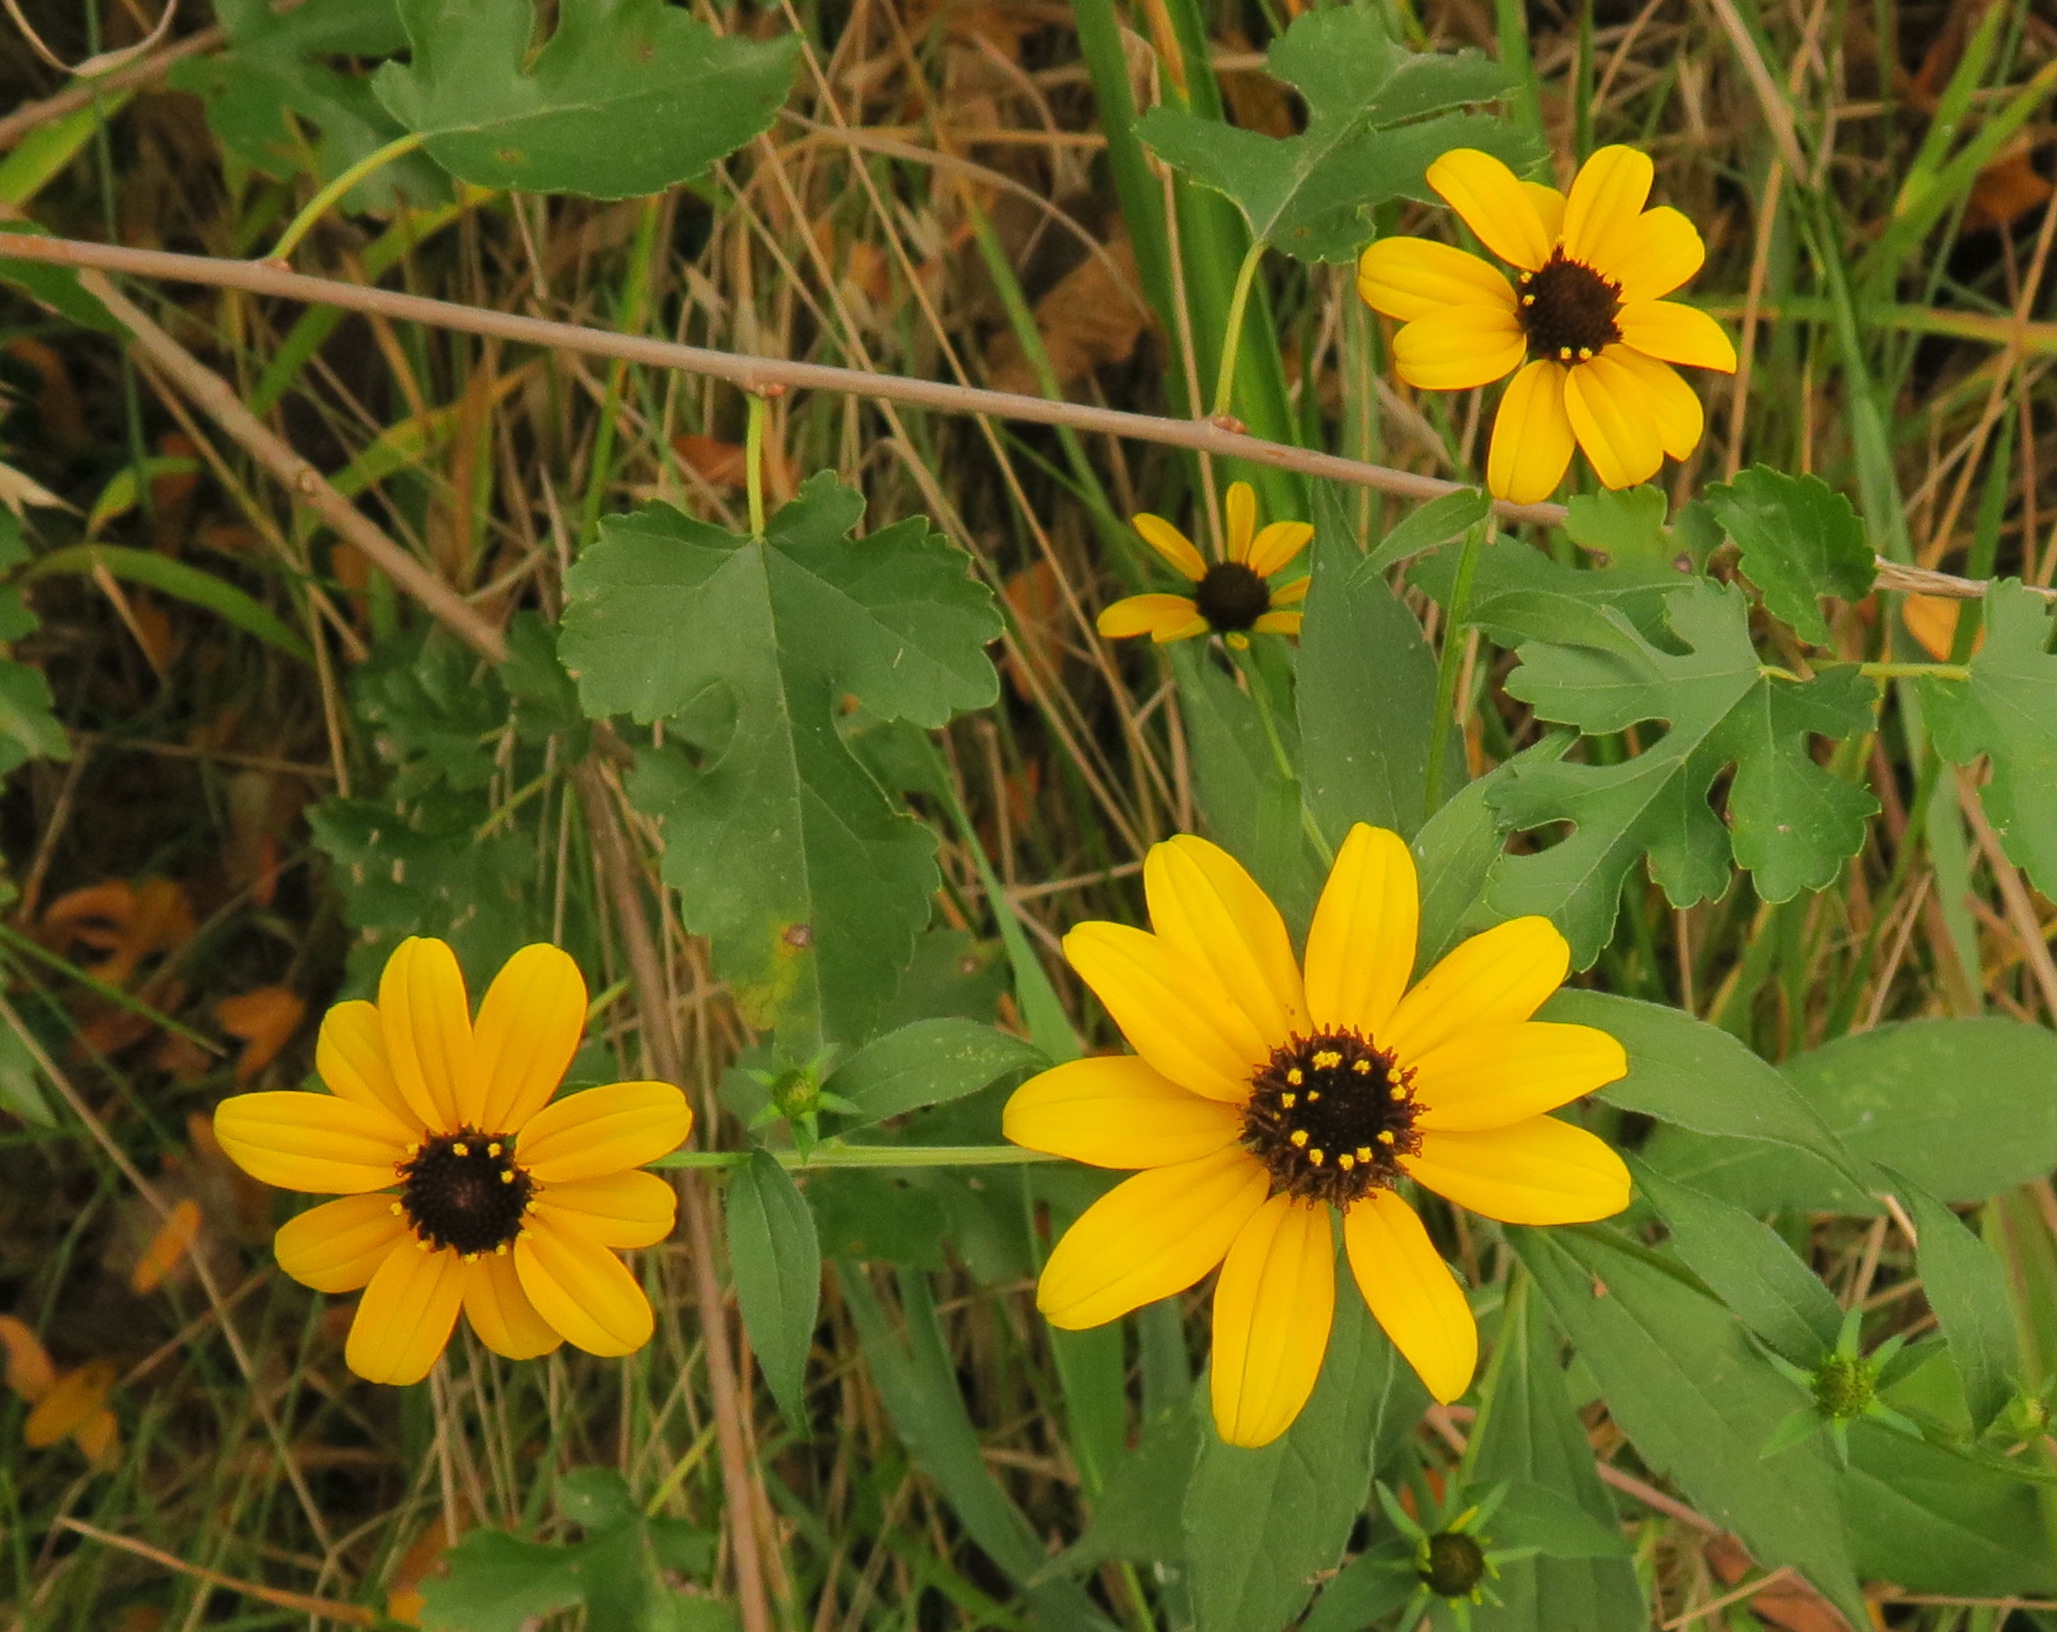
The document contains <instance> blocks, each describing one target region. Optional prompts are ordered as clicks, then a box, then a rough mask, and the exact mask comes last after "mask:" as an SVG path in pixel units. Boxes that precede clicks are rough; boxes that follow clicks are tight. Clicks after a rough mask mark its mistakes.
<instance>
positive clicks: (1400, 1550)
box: [1300, 1536, 1518, 1632]
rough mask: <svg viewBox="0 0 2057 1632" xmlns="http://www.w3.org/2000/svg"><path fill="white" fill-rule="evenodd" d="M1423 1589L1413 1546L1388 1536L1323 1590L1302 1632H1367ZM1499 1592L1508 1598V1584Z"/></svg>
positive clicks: (1353, 1561)
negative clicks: (1418, 1590)
mask: <svg viewBox="0 0 2057 1632" xmlns="http://www.w3.org/2000/svg"><path fill="white" fill-rule="evenodd" d="M1517 1568H1518V1566H1517ZM1502 1573H1503V1574H1505V1573H1507V1572H1504V1571H1503V1572H1502ZM1420 1585H1421V1578H1420V1576H1418V1575H1417V1574H1416V1573H1415V1568H1414V1548H1413V1546H1412V1544H1411V1543H1409V1541H1408V1540H1407V1538H1406V1537H1405V1536H1387V1537H1385V1538H1384V1539H1383V1540H1381V1541H1379V1542H1377V1543H1376V1544H1375V1545H1373V1546H1372V1547H1371V1549H1370V1550H1369V1551H1367V1552H1363V1553H1359V1554H1358V1555H1357V1556H1356V1557H1355V1558H1353V1559H1351V1560H1350V1562H1349V1563H1348V1564H1346V1565H1345V1566H1344V1567H1343V1569H1342V1571H1341V1572H1340V1573H1339V1574H1338V1575H1337V1576H1336V1578H1335V1579H1334V1580H1333V1581H1331V1582H1329V1584H1328V1585H1327V1586H1325V1587H1323V1588H1322V1589H1321V1596H1320V1597H1319V1598H1317V1599H1315V1600H1314V1607H1313V1608H1312V1609H1310V1610H1309V1611H1308V1612H1307V1618H1306V1619H1305V1620H1304V1621H1302V1622H1301V1623H1300V1632H1363V1628H1365V1627H1367V1626H1370V1625H1371V1624H1372V1623H1373V1622H1374V1621H1376V1620H1377V1619H1378V1618H1379V1617H1380V1616H1382V1615H1390V1614H1392V1612H1393V1611H1394V1610H1396V1609H1399V1608H1400V1607H1401V1606H1402V1605H1404V1604H1405V1603H1406V1602H1407V1600H1408V1599H1410V1598H1412V1597H1413V1596H1414V1591H1415V1588H1417V1587H1418V1586H1420ZM1499 1590H1500V1591H1501V1593H1502V1595H1503V1596H1504V1595H1505V1592H1506V1588H1505V1586H1504V1584H1503V1585H1502V1586H1501V1587H1500V1589H1499Z"/></svg>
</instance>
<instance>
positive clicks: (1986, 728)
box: [1921, 580, 2057, 895]
mask: <svg viewBox="0 0 2057 1632" xmlns="http://www.w3.org/2000/svg"><path fill="white" fill-rule="evenodd" d="M2052 606H2053V603H2052V602H2051V601H2050V600H2049V599H2048V598H2047V597H2045V596H2041V595H2038V594H2036V593H2035V592H2034V591H2033V590H2029V589H2024V588H2023V587H2022V586H2021V585H2020V584H2019V583H2016V582H2014V581H2012V580H2003V581H2001V582H1998V583H1994V584H1991V585H1988V586H1987V589H1986V615H1985V644H1984V645H1983V646H1982V647H1981V648H1980V649H1979V650H1978V651H1977V652H1976V653H1975V654H1974V655H1973V657H1972V659H1971V665H1970V666H1971V678H1970V679H1969V680H1968V681H1965V680H1938V679H1935V678H1933V677H1926V676H1925V677H1924V678H1923V680H1922V682H1921V693H1922V703H1923V706H1924V712H1925V713H1926V714H1927V716H1928V722H1929V726H1930V729H1931V730H1933V731H1934V733H1935V740H1936V747H1937V748H1938V749H1939V750H1940V751H1941V752H1942V754H1943V755H1944V757H1946V758H1947V759H1949V760H1950V761H1951V762H1952V763H1953V764H1957V765H1969V764H1971V763H1972V762H1973V761H1974V760H1976V759H1977V758H1978V757H1979V755H1981V754H1989V755H1991V756H1992V766H1993V774H1992V779H1991V780H1990V781H1988V782H1987V783H1986V784H1985V786H1984V787H1982V788H1980V789H1979V801H1980V803H1981V804H1983V805H1984V806H1985V810H1986V815H1987V816H1988V817H1990V818H1991V820H1992V824H1993V831H1994V832H1995V833H1996V834H1998V835H1999V839H2000V847H2001V848H2002V849H2003V850H2005V851H2006V852H2007V855H2008V857H2009V859H2011V860H2012V861H2013V862H2014V863H2015V865H2016V866H2018V867H2020V868H2021V869H2022V871H2024V872H2025V873H2027V874H2028V876H2029V877H2030V879H2032V880H2033V881H2034V883H2035V886H2036V888H2037V889H2039V890H2041V891H2042V892H2043V893H2044V894H2045V895H2049V894H2052V893H2057V803H2053V802H2052V800H2051V798H2050V790H2051V789H2052V788H2053V787H2057V655H2052V653H2051V651H2050V637H2051V620H2050V614H2051V610H2052Z"/></svg>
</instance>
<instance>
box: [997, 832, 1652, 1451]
mask: <svg viewBox="0 0 2057 1632" xmlns="http://www.w3.org/2000/svg"><path fill="white" fill-rule="evenodd" d="M1143 886H1144V890H1145V893H1146V895H1147V897H1148V899H1149V904H1150V921H1151V923H1152V924H1153V925H1154V926H1155V930H1156V933H1155V934H1148V933H1145V932H1144V931H1142V930H1140V929H1132V928H1129V927H1128V926H1126V925H1123V924H1107V923H1086V924H1080V925H1079V926H1077V927H1076V928H1075V929H1073V930H1072V931H1071V933H1070V934H1069V935H1067V936H1066V937H1065V940H1064V954H1065V956H1066V957H1067V958H1068V959H1070V961H1071V966H1072V968H1074V969H1075V970H1077V971H1078V973H1079V976H1080V977H1081V978H1082V979H1083V980H1084V981H1085V983H1086V984H1087V985H1088V986H1090V987H1091V988H1092V989H1093V991H1094V992H1095V994H1097V995H1098V997H1099V999H1100V1001H1101V1002H1102V1003H1103V1004H1104V1005H1105V1006H1106V1009H1107V1012H1108V1013H1109V1014H1110V1015H1111V1016H1113V1018H1114V1022H1115V1024H1117V1025H1118V1026H1120V1027H1121V1029H1122V1032H1123V1033H1124V1034H1125V1035H1126V1036H1127V1038H1128V1040H1129V1042H1130V1043H1131V1044H1132V1045H1133V1046H1134V1048H1135V1050H1136V1052H1135V1053H1134V1054H1133V1055H1117V1056H1102V1057H1099V1058H1093V1059H1084V1060H1075V1061H1073V1062H1072V1063H1070V1064H1068V1065H1060V1066H1058V1067H1057V1068H1056V1069H1055V1070H1051V1071H1045V1072H1043V1073H1042V1074H1041V1075H1040V1076H1037V1077H1033V1078H1031V1079H1030V1080H1029V1081H1028V1082H1026V1083H1024V1084H1023V1085H1022V1086H1021V1087H1020V1088H1019V1089H1018V1090H1016V1092H1015V1094H1014V1097H1013V1098H1012V1099H1011V1100H1009V1101H1008V1104H1007V1111H1006V1122H1005V1127H1006V1131H1007V1136H1008V1138H1010V1139H1012V1140H1014V1141H1015V1142H1016V1143H1017V1144H1021V1145H1026V1146H1028V1147H1029V1148H1030V1149H1031V1150H1041V1151H1047V1152H1049V1153H1050V1154H1052V1155H1057V1156H1066V1157H1070V1158H1071V1159H1072V1160H1074V1161H1080V1162H1089V1163H1091V1164H1093V1165H1094V1166H1096V1167H1114V1168H1140V1169H1142V1171H1141V1172H1140V1173H1138V1174H1137V1175H1136V1176H1135V1177H1134V1178H1131V1179H1127V1180H1124V1181H1123V1182H1122V1183H1121V1184H1119V1185H1117V1186H1115V1188H1114V1189H1113V1190H1111V1191H1109V1192H1108V1193H1107V1194H1106V1195H1105V1196H1103V1197H1101V1198H1100V1200H1098V1201H1096V1202H1095V1203H1094V1204H1093V1205H1092V1206H1091V1207H1089V1208H1087V1209H1086V1211H1085V1212H1084V1213H1083V1214H1081V1215H1080V1217H1079V1220H1078V1222H1077V1223H1075V1224H1074V1225H1072V1227H1071V1229H1070V1230H1069V1231H1068V1232H1067V1233H1066V1234H1065V1236H1064V1239H1063V1240H1061V1241H1059V1242H1058V1243H1057V1247H1056V1250H1055V1251H1053V1252H1052V1253H1051V1254H1050V1261H1049V1263H1048V1264H1046V1265H1045V1266H1044V1269H1043V1278H1042V1281H1041V1283H1040V1284H1039V1285H1038V1287H1037V1289H1036V1304H1037V1307H1038V1308H1040V1309H1041V1310H1042V1311H1043V1313H1044V1315H1045V1316H1046V1317H1047V1318H1048V1319H1049V1320H1050V1322H1051V1323H1052V1324H1053V1325H1056V1326H1062V1327H1067V1328H1078V1327H1084V1326H1098V1325H1100V1324H1102V1323H1103V1322H1105V1321H1109V1320H1114V1319H1116V1318H1117V1317H1119V1316H1121V1315H1124V1314H1126V1313H1127V1312H1128V1311H1129V1310H1131V1309H1134V1308H1137V1307H1139V1306H1141V1305H1143V1304H1146V1303H1150V1302H1153V1301H1155V1300H1156V1299H1158V1298H1166V1297H1170V1296H1172V1295H1173V1294H1174V1293H1177V1292H1182V1291H1184V1290H1185V1289H1186V1288H1187V1287H1189V1286H1192V1285H1193V1284H1194V1283H1195V1282H1197V1281H1198V1280H1199V1279H1200V1278H1201V1277H1202V1276H1204V1275H1205V1274H1207V1272H1208V1271H1209V1270H1211V1269H1213V1268H1214V1267H1215V1266H1216V1265H1217V1264H1219V1265H1220V1266H1221V1278H1220V1280H1219V1281H1218V1282H1217V1283H1216V1285H1215V1291H1214V1359H1213V1371H1212V1385H1211V1386H1212V1391H1213V1400H1214V1420H1215V1424H1216V1426H1217V1427H1218V1428H1219V1429H1220V1431H1221V1436H1222V1438H1223V1439H1225V1440H1227V1441H1228V1442H1229V1443H1231V1444H1234V1445H1264V1444H1268V1443H1269V1442H1270V1441H1272V1440H1273V1439H1276V1438H1277V1437H1278V1436H1279V1435H1280V1434H1282V1433H1284V1432H1285V1430H1286V1429H1287V1428H1288V1427H1289V1426H1291V1424H1292V1421H1293V1419H1294V1418H1295V1417H1297V1416H1298V1415H1299V1414H1300V1408H1301V1407H1302V1406H1303V1405H1305V1404H1306V1403H1307V1396H1308V1395H1309V1394H1310V1393H1311V1392H1312V1391H1313V1389H1314V1382H1315V1378H1316V1377H1317V1376H1318V1375H1319V1374H1320V1371H1321V1361H1322V1354H1323V1351H1324V1350H1325V1349H1326V1348H1327V1346H1328V1337H1329V1326H1330V1323H1331V1320H1332V1319H1333V1316H1334V1312H1335V1298H1336V1276H1335V1242H1334V1237H1333V1235H1332V1233H1331V1230H1332V1224H1331V1213H1332V1212H1333V1213H1340V1214H1341V1215H1342V1233H1343V1246H1344V1249H1345V1251H1346V1253H1347V1254H1348V1257H1349V1260H1350V1269H1351V1271H1352V1274H1353V1276H1354V1278H1355V1280H1356V1282H1357V1286H1358V1289H1359V1291H1360V1292H1362V1293H1363V1295H1364V1301H1365V1303H1366V1304H1367V1305H1369V1306H1370V1309H1371V1312H1372V1314H1373V1315H1375V1316H1376V1317H1377V1318H1378V1322H1379V1324H1380V1325H1381V1326H1383V1327H1384V1328H1385V1329H1386V1332H1387V1335H1388V1336H1390V1337H1391V1338H1392V1340H1393V1342H1394V1344H1395V1346H1396V1347H1398V1349H1399V1350H1400V1352H1401V1354H1403V1355H1405V1356H1406V1358H1407V1361H1408V1363H1409V1364H1410V1365H1412V1366H1413V1367H1414V1369H1415V1370H1416V1371H1417V1372H1419V1373H1420V1374H1421V1380H1422V1381H1423V1382H1424V1383H1426V1384H1427V1385H1428V1388H1429V1392H1430V1393H1432V1394H1434V1395H1435V1397H1436V1398H1437V1399H1439V1400H1444V1401H1449V1400H1454V1399H1456V1398H1457V1396H1458V1395H1460V1394H1462V1393H1463V1392H1464V1390H1465V1388H1466V1387H1467V1386H1468V1385H1469V1384H1470V1382H1471V1375H1472V1371H1473V1369H1474V1367H1475V1366H1476V1364H1477V1360H1478V1330H1477V1327H1476V1326H1475V1325H1474V1324H1473V1321H1472V1317H1471V1310H1470V1307H1469V1305H1468V1304H1467V1303H1466V1302H1465V1297H1464V1293H1463V1291H1462V1289H1461V1288H1460V1287H1459V1286H1458V1284H1457V1280H1456V1278H1455V1276H1453V1275H1452V1274H1451V1272H1450V1269H1449V1266H1448V1265H1446V1264H1445V1263H1444V1262H1443V1260H1442V1258H1441V1256H1440V1255H1439V1254H1438V1253H1437V1251H1436V1249H1435V1247H1434V1245H1433V1244H1432V1243H1431V1242H1430V1240H1429V1237H1428V1232H1427V1231H1426V1230H1425V1229H1424V1228H1423V1227H1422V1223H1421V1220H1420V1219H1419V1218H1418V1217H1417V1216H1416V1214H1415V1212H1414V1209H1413V1208H1412V1207H1410V1206H1409V1205H1408V1204H1407V1202H1406V1201H1405V1200H1403V1199H1402V1197H1401V1195H1400V1193H1399V1191H1398V1189H1397V1188H1396V1185H1397V1184H1398V1182H1399V1181H1400V1180H1401V1179H1403V1178H1404V1179H1411V1180H1412V1181H1413V1182H1414V1183H1416V1184H1419V1185H1422V1186H1424V1187H1426V1188H1427V1189H1430V1190H1433V1191H1435V1192H1436V1193H1437V1194H1439V1195H1442V1196H1444V1197H1446V1198H1447V1199H1449V1200H1450V1201H1453V1202H1455V1203H1457V1204H1458V1205H1459V1206H1462V1207H1468V1208H1470V1209H1471V1210H1472V1211H1473V1212H1475V1213H1482V1214H1484V1215H1485V1216H1486V1217H1488V1218H1496V1219H1500V1220H1503V1221H1505V1222H1507V1223H1513V1224H1565V1223H1572V1222H1574V1221H1581V1220H1586V1219H1595V1218H1605V1217H1607V1216H1608V1215H1609V1214H1611V1213H1617V1212H1619V1211H1620V1210H1621V1209H1622V1208H1623V1207H1625V1206H1627V1205H1628V1197H1629V1177H1628V1169H1627V1168H1626V1167H1625V1166H1624V1165H1623V1163H1622V1160H1621V1158H1620V1157H1619V1156H1618V1155H1616V1154H1615V1153H1614V1151H1613V1149H1612V1148H1611V1147H1609V1146H1608V1145H1607V1144H1606V1143H1605V1142H1604V1141H1603V1140H1601V1139H1599V1138H1597V1137H1595V1136H1594V1135H1593V1134H1590V1133H1588V1132H1586V1131H1585V1130H1584V1129H1583V1128H1577V1127H1573V1126H1572V1125H1571V1124H1570V1123H1568V1122H1560V1121H1558V1120H1556V1119H1555V1118H1554V1117H1551V1116H1548V1115H1546V1114H1544V1113H1546V1112H1548V1111H1551V1110H1553V1109H1555V1108H1556V1107H1558V1106H1560V1105H1564V1104H1566V1103H1568V1102H1569V1101H1571V1100H1574V1099H1576V1098H1578V1097H1579V1095H1581V1094H1585V1093H1590V1092H1591V1091H1592V1090H1593V1089H1595V1088H1598V1087H1600V1086H1601V1085H1602V1084H1603V1083H1607V1082H1612V1081H1613V1080H1614V1079H1615V1078H1617V1077H1619V1076H1622V1075H1623V1074H1624V1073H1625V1072H1626V1071H1627V1069H1628V1060H1627V1057H1626V1055H1625V1054H1624V1053H1623V1051H1622V1047H1621V1044H1620V1043H1618V1042H1616V1041H1615V1040H1614V1038H1612V1037H1610V1036H1609V1035H1608V1034H1607V1033H1605V1032H1603V1031H1596V1030H1594V1029H1593V1028H1592V1027H1590V1026H1570V1025H1558V1024H1552V1023H1548V1022H1543V1021H1537V1020H1532V1019H1531V1018H1530V1016H1531V1015H1533V1014H1534V1013H1535V1011H1536V1010H1537V1008H1539V1007H1540V1006H1541V1004H1542V1003H1543V1000H1544V999H1545V998H1547V997H1548V996H1549V995H1550V994H1551V993H1552V992H1553V991H1555V990H1556V989H1557V986H1558V985H1559V983H1560V982H1562V980H1563V979H1564V975H1565V971H1566V969H1567V968H1568V967H1569V966H1570V959H1571V953H1570V948H1569V947H1568V946H1567V945H1566V944H1565V940H1564V937H1563V936H1562V935H1560V934H1558V932H1557V931H1556V929H1555V928H1554V927H1552V925H1551V924H1550V922H1549V920H1548V919H1545V918H1516V919H1514V920H1513V921H1511V922H1509V923H1505V924H1501V925H1500V926H1498V927H1497V928H1495V929H1489V930H1487V931H1486V932H1485V933H1484V934H1482V935H1478V936H1474V937H1473V938H1472V939H1471V940H1469V941H1466V942H1465V943H1464V944H1463V945H1462V946H1459V947H1458V948H1457V949H1456V950H1455V951H1453V952H1451V953H1450V955H1449V956H1448V957H1446V958H1444V959H1443V960H1442V961H1441V962H1440V963H1438V964H1437V965H1436V966H1435V968H1434V969H1432V970H1430V971H1429V973H1428V974H1427V975H1425V976H1424V977H1423V978H1422V979H1421V981H1420V982H1419V983H1418V984H1416V985H1415V986H1413V987H1412V988H1411V989H1410V988H1409V986H1408V976H1409V975H1410V973H1411V972H1412V971H1413V968H1414V957H1415V938H1416V926H1417V922H1418V917H1419V911H1420V903H1419V899H1418V894H1417V888H1416V881H1415V872H1414V858H1413V856H1412V855H1411V854H1410V853H1409V851H1408V849H1407V846H1406V844H1405V842H1404V841H1402V840H1401V839H1400V837H1399V836H1398V835H1397V834H1394V833H1390V832H1387V831H1386V830H1385V829H1383V828H1374V827H1367V826H1365V825H1363V824H1362V823H1360V824H1358V825H1357V826H1356V827H1354V828H1352V829H1351V830H1350V836H1349V837H1348V838H1347V839H1346V840H1345V841H1344V843H1343V848H1342V850H1341V852H1340V853H1339V854H1338V855H1337V857H1336V864H1335V868H1334V870H1333V871H1332V872H1331V873H1330V874H1329V879H1328V884H1327V886H1326V887H1325V888H1324V889H1323V891H1322V895H1321V901H1320V903H1319V904H1318V905H1317V906H1316V908H1315V912H1314V922H1313V925H1312V927H1311V928H1310V929H1309V931H1308V935H1307V953H1306V969H1305V973H1304V975H1303V973H1302V971H1301V966H1300V964H1299V963H1297V962H1296V961H1295V960H1294V956H1293V947H1292V943H1291V941H1290V940H1289V939H1288V938H1287V935H1286V926H1285V921H1284V920H1283V919H1282V918H1280V916H1279V913H1278V909H1277V908H1276V907H1274V906H1273V905H1272V904H1271V902H1270V901H1269V900H1268V899H1267V898H1266V897H1265V894H1264V892H1263V891H1262V890H1261V889H1259V888H1258V887H1257V885H1256V883H1255V882H1254V881H1253V880H1252V879H1251V877H1250V875H1249V874H1248V873H1246V872H1244V871H1243V869H1242V868H1241V867H1240V866H1239V865H1238V864H1237V863H1236V862H1235V861H1234V860H1233V859H1232V858H1231V857H1230V856H1229V855H1228V853H1227V852H1226V851H1223V850H1221V849H1219V848H1217V847H1216V846H1214V845H1212V844H1209V843H1207V841H1206V840H1204V839H1197V838H1193V837H1191V836H1190V835H1183V834H1182V835H1180V836H1179V837H1177V838H1174V839H1172V840H1170V841H1168V842H1166V843H1164V844H1159V845H1156V846H1154V847H1153V848H1152V849H1151V851H1150V854H1149V857H1148V858H1147V860H1146V861H1145V862H1144V864H1143Z"/></svg>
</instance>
